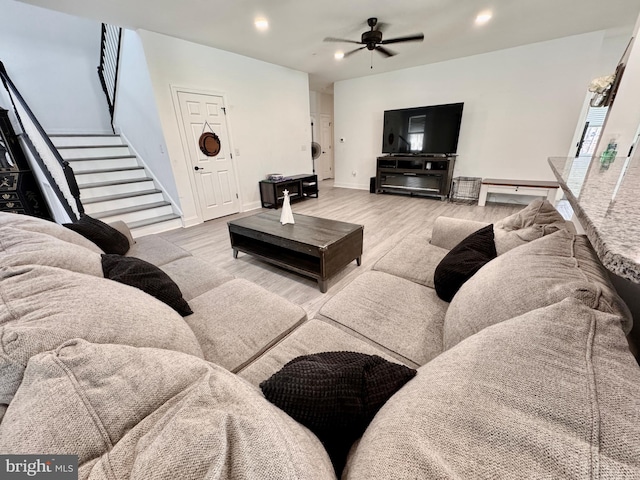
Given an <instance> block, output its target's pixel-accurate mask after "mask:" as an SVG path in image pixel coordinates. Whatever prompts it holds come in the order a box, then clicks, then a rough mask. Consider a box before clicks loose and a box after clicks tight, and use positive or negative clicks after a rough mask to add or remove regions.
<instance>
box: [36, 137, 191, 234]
mask: <svg viewBox="0 0 640 480" xmlns="http://www.w3.org/2000/svg"><path fill="white" fill-rule="evenodd" d="M49 137H50V138H51V141H52V142H53V144H54V145H55V147H56V148H57V150H58V152H59V153H60V155H61V156H62V158H63V159H65V160H67V161H68V162H69V164H70V165H71V168H73V171H74V173H75V176H76V180H77V182H78V187H79V188H80V200H81V201H82V204H83V206H84V209H85V212H86V213H87V214H88V215H90V216H92V217H94V218H98V219H100V220H102V221H103V222H107V223H108V222H112V221H115V220H122V221H124V222H125V223H126V224H127V225H128V227H129V228H130V229H131V233H132V234H133V236H134V237H140V236H143V235H148V234H151V233H159V232H163V231H166V230H171V229H174V228H180V227H182V221H181V218H180V215H178V214H177V213H176V211H175V210H174V207H173V205H172V204H171V202H170V201H168V199H167V197H166V195H165V194H164V193H163V192H162V190H160V189H159V188H158V186H157V185H156V183H155V182H154V180H153V178H152V177H151V175H149V172H148V171H147V169H146V168H145V167H144V166H143V165H142V164H141V162H139V160H138V158H137V157H136V156H135V155H134V154H132V153H131V151H130V150H129V147H128V146H127V145H125V144H124V143H123V142H122V138H121V137H120V136H119V135H75V134H72V135H49Z"/></svg>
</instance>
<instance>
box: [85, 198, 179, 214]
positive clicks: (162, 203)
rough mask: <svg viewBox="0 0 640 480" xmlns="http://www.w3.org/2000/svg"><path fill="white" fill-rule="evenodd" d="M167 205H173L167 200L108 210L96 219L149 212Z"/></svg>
mask: <svg viewBox="0 0 640 480" xmlns="http://www.w3.org/2000/svg"><path fill="white" fill-rule="evenodd" d="M167 205H169V206H170V205H171V203H170V202H167V201H166V200H162V201H160V202H154V203H149V204H144V205H135V206H133V207H125V208H117V209H114V210H108V211H104V212H100V213H96V214H95V215H94V216H95V217H96V218H104V217H113V216H114V215H124V214H127V213H133V212H139V211H141V210H149V209H150V208H157V207H164V206H167Z"/></svg>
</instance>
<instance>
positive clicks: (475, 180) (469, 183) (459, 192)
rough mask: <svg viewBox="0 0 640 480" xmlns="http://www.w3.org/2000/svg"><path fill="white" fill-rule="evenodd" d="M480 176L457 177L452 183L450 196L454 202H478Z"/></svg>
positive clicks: (469, 203) (480, 183)
mask: <svg viewBox="0 0 640 480" xmlns="http://www.w3.org/2000/svg"><path fill="white" fill-rule="evenodd" d="M481 185H482V178H480V177H455V178H454V179H453V183H452V185H451V194H450V195H449V198H450V199H451V201H452V202H454V203H465V204H468V205H471V204H473V203H477V202H478V197H480V186H481Z"/></svg>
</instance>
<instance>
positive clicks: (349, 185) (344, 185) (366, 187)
mask: <svg viewBox="0 0 640 480" xmlns="http://www.w3.org/2000/svg"><path fill="white" fill-rule="evenodd" d="M333 186H334V187H336V188H350V189H352V190H369V185H359V184H353V183H338V182H334V183H333Z"/></svg>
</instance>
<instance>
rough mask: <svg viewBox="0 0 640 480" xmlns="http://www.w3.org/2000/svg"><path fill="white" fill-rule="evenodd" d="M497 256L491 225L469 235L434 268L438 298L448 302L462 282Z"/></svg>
mask: <svg viewBox="0 0 640 480" xmlns="http://www.w3.org/2000/svg"><path fill="white" fill-rule="evenodd" d="M497 256H498V254H497V253H496V244H495V242H494V236H493V225H487V226H486V227H483V228H481V229H480V230H478V231H476V232H474V233H472V234H471V235H469V236H468V237H467V238H465V239H464V240H462V241H461V242H460V243H459V244H458V245H456V246H455V247H453V248H452V249H451V250H450V251H449V253H447V255H445V257H444V258H443V259H442V260H441V261H440V263H439V264H438V266H437V267H436V270H435V273H434V275H433V283H434V285H435V287H436V293H437V294H438V297H440V298H441V299H442V300H444V301H445V302H450V301H451V299H452V298H453V296H454V295H455V294H456V292H457V291H458V290H459V289H460V287H462V285H463V284H464V282H466V281H467V280H469V279H470V278H471V277H473V275H474V274H475V273H476V272H477V271H478V270H480V268H481V267H482V266H483V265H484V264H485V263H488V262H489V261H491V260H493V259H494V258H496V257H497Z"/></svg>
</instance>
